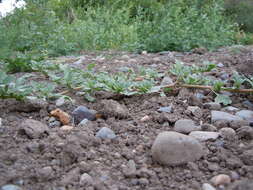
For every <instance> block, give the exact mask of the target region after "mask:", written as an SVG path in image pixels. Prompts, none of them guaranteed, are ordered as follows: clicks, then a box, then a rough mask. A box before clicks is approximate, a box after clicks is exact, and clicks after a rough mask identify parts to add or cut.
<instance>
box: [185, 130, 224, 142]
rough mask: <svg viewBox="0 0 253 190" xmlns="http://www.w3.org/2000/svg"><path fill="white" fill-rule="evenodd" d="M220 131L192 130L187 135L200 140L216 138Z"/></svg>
mask: <svg viewBox="0 0 253 190" xmlns="http://www.w3.org/2000/svg"><path fill="white" fill-rule="evenodd" d="M219 135H220V133H218V132H209V131H192V132H191V133H190V134H189V136H191V137H193V138H195V139H197V140H198V141H200V142H203V141H207V140H211V139H212V140H216V139H217V138H218V137H219Z"/></svg>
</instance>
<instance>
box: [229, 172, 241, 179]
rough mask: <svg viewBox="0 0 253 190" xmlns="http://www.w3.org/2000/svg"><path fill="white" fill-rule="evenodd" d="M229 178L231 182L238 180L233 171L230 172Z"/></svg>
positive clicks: (238, 177) (236, 174)
mask: <svg viewBox="0 0 253 190" xmlns="http://www.w3.org/2000/svg"><path fill="white" fill-rule="evenodd" d="M230 176H231V179H232V180H233V181H235V180H238V179H240V175H239V174H238V173H237V172H235V171H231V172H230Z"/></svg>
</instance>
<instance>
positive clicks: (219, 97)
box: [215, 94, 232, 106]
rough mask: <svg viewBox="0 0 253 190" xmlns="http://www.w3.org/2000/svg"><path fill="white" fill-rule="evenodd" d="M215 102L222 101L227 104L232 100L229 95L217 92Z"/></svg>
mask: <svg viewBox="0 0 253 190" xmlns="http://www.w3.org/2000/svg"><path fill="white" fill-rule="evenodd" d="M215 102H217V103H222V104H224V105H225V106H226V105H229V104H231V103H232V100H231V99H230V97H229V96H226V95H222V94H216V98H215Z"/></svg>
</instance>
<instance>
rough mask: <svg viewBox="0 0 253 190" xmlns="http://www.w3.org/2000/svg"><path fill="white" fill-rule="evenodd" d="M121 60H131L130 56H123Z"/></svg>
mask: <svg viewBox="0 0 253 190" xmlns="http://www.w3.org/2000/svg"><path fill="white" fill-rule="evenodd" d="M121 58H122V59H130V57H129V56H128V55H122V56H121Z"/></svg>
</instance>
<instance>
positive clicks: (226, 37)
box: [0, 0, 253, 62]
mask: <svg viewBox="0 0 253 190" xmlns="http://www.w3.org/2000/svg"><path fill="white" fill-rule="evenodd" d="M26 2H27V5H26V8H25V9H16V10H15V12H14V14H11V15H8V16H6V17H4V18H1V19H0V31H1V32H0V41H1V43H0V59H1V60H4V61H6V62H10V60H11V61H12V62H13V61H14V62H15V59H16V57H20V56H17V54H18V55H19V54H20V53H22V54H24V55H25V56H26V55H27V57H36V59H43V57H46V56H57V55H66V54H70V53H73V52H79V51H80V50H106V49H117V50H128V51H142V50H147V51H151V52H157V51H163V50H177V51H190V50H191V49H193V48H198V47H205V48H207V49H210V50H212V49H215V48H217V47H219V46H227V45H231V44H235V43H240V42H244V43H249V41H250V40H251V38H249V36H248V35H242V34H243V33H242V32H241V35H238V31H239V28H238V27H237V25H236V24H235V22H234V21H233V20H232V18H234V19H236V21H237V22H238V23H239V24H240V25H241V28H242V29H245V30H247V31H252V30H253V29H252V27H253V26H251V25H252V22H250V17H247V16H248V15H246V14H245V13H247V14H248V13H249V12H250V11H243V10H245V8H247V10H248V9H250V10H252V7H250V6H249V5H252V1H251V0H246V1H243V2H244V3H240V2H241V1H237V0H226V1H225V5H224V1H223V0H205V1H203V0H169V1H168V0H132V1H129V0H75V1H71V0H27V1H26ZM238 7H239V8H238ZM224 8H225V9H226V10H224ZM251 12H252V13H253V11H251ZM225 13H226V14H225ZM232 16H233V17H232ZM251 18H252V17H251ZM238 36H239V37H238ZM245 39H246V40H245ZM19 60H20V59H19Z"/></svg>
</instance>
